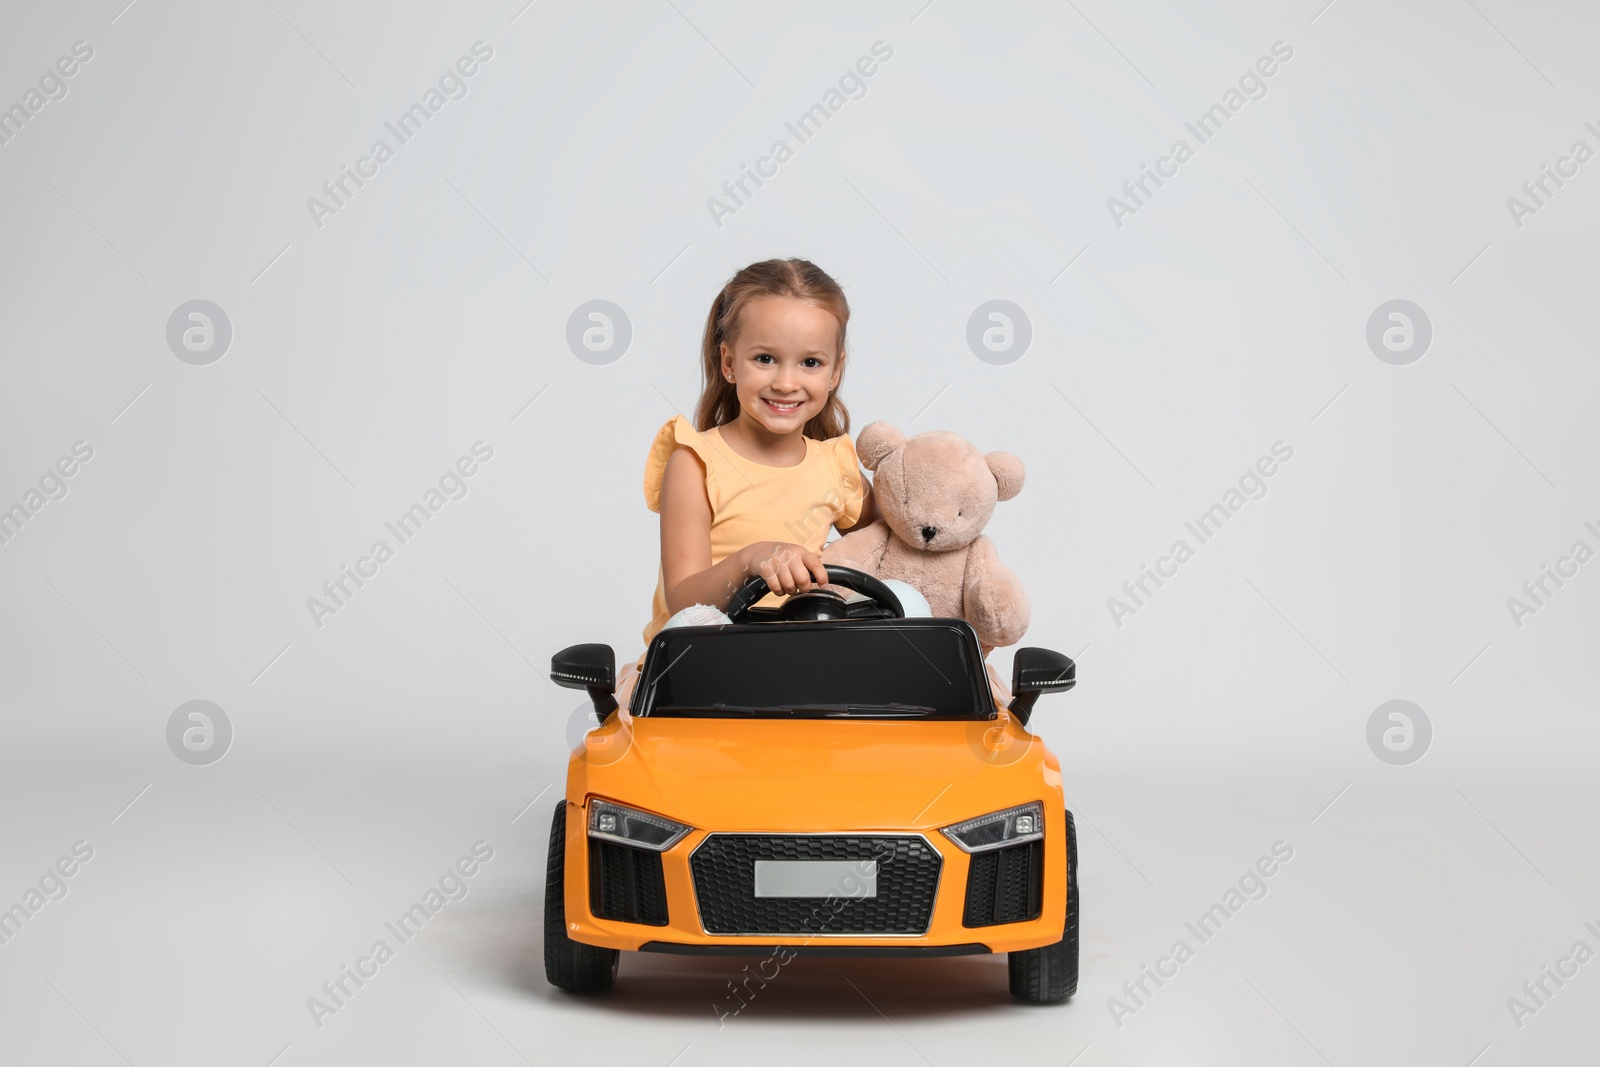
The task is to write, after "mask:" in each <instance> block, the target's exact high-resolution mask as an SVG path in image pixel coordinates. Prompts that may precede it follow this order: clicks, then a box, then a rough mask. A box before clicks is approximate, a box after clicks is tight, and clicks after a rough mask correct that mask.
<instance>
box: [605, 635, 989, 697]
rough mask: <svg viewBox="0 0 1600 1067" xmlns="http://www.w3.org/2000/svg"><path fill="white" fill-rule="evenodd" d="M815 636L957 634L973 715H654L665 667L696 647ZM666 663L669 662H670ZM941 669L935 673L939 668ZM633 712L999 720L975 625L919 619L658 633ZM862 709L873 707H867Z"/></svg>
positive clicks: (653, 641) (638, 687) (644, 668)
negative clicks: (735, 638) (755, 637)
mask: <svg viewBox="0 0 1600 1067" xmlns="http://www.w3.org/2000/svg"><path fill="white" fill-rule="evenodd" d="M802 627H803V628H804V630H803V632H806V633H815V632H816V631H818V630H844V631H854V632H860V631H864V630H886V629H892V630H895V631H899V632H904V631H906V630H944V631H949V632H950V633H953V634H954V635H955V637H956V641H957V644H958V645H959V647H960V648H961V655H962V657H963V658H964V660H965V664H964V666H965V667H966V674H967V680H968V683H969V684H970V685H971V691H970V696H971V703H972V706H973V709H974V712H973V714H971V715H938V714H935V715H907V714H904V713H890V714H882V715H874V714H871V713H870V712H867V713H860V714H855V713H852V714H844V715H840V714H831V715H817V714H804V713H793V712H780V711H772V712H765V711H764V712H761V713H733V712H714V713H711V714H705V715H690V714H682V713H677V712H670V713H666V712H664V713H655V712H654V707H655V704H656V690H657V684H658V680H659V678H660V676H661V674H662V672H663V670H664V669H665V668H667V667H670V666H671V665H672V663H673V662H675V660H676V658H677V657H678V656H681V655H682V654H683V653H684V652H686V651H687V650H688V649H689V648H690V647H691V646H692V645H693V644H694V643H695V642H696V641H716V640H718V639H719V638H720V637H722V636H724V635H733V634H752V633H760V634H762V635H764V636H763V639H764V640H771V641H781V640H782V639H783V636H784V634H785V633H786V632H787V633H797V632H802V631H801V630H800V628H802ZM668 657H671V659H669V658H668ZM935 669H937V667H935ZM634 704H635V708H634V710H633V711H632V712H631V714H632V716H633V717H634V718H651V717H652V716H653V717H655V718H659V719H667V718H674V719H687V718H694V719H718V720H723V721H730V722H734V721H738V722H751V721H758V720H759V721H767V722H770V721H808V722H809V721H819V720H822V719H826V720H827V721H832V722H879V723H882V722H980V721H984V720H989V719H994V718H995V717H996V716H997V715H998V710H997V709H996V707H995V702H994V696H993V694H992V693H991V691H990V689H989V679H988V673H987V671H986V669H985V665H984V662H983V657H982V655H980V653H979V651H978V635H977V633H976V631H974V630H973V629H972V625H971V623H969V622H967V621H966V620H965V619H959V618H929V617H925V616H919V617H915V618H910V619H881V618H879V619H822V620H815V621H808V622H798V621H794V622H752V623H724V624H721V625H716V624H713V625H710V626H674V627H670V628H668V629H667V630H664V631H661V632H658V633H657V634H656V636H655V637H654V638H652V639H651V642H650V647H649V648H648V649H647V650H646V652H645V659H644V667H643V669H642V670H641V671H640V674H639V682H638V685H637V687H636V688H635V690H634ZM862 706H863V707H869V706H870V705H868V704H865V703H863V705H862Z"/></svg>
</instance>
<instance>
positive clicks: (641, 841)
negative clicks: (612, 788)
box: [589, 800, 692, 852]
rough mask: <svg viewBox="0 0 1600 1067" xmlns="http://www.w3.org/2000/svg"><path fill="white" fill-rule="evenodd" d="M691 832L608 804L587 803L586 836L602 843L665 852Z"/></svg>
mask: <svg viewBox="0 0 1600 1067" xmlns="http://www.w3.org/2000/svg"><path fill="white" fill-rule="evenodd" d="M691 829H692V827H688V826H685V825H683V823H681V822H673V821H672V820H671V819H663V818H662V817H661V816H659V815H651V814H650V813H649V812H645V811H636V810H634V809H633V808H625V807H623V806H622V805H621V804H613V803H611V802H610V801H608V800H591V801H589V836H590V837H598V838H600V839H601V840H604V841H615V842H617V843H618V844H622V845H630V846H632V847H633V848H647V849H650V850H651V851H652V852H665V851H666V850H667V849H669V848H671V847H672V846H673V845H676V844H677V843H678V842H679V841H681V840H682V839H683V835H684V834H687V833H688V832H689V831H690V830H691Z"/></svg>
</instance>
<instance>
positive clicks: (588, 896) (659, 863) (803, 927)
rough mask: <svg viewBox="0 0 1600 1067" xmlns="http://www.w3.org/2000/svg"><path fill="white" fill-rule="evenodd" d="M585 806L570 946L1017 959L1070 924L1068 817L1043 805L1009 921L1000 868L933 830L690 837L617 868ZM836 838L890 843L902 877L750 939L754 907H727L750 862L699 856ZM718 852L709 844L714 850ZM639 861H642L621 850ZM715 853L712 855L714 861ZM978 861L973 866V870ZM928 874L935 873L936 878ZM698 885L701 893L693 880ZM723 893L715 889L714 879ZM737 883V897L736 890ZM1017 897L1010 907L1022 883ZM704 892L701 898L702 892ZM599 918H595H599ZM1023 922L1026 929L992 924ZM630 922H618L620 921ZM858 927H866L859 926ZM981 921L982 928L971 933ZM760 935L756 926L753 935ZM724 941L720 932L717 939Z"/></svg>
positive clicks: (572, 891) (571, 861) (570, 903)
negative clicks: (754, 841)
mask: <svg viewBox="0 0 1600 1067" xmlns="http://www.w3.org/2000/svg"><path fill="white" fill-rule="evenodd" d="M586 823H587V814H586V811H585V809H584V808H583V807H581V806H579V805H576V804H569V805H568V807H567V838H566V840H567V854H566V863H565V869H566V880H565V881H566V898H565V905H566V918H567V936H568V937H570V938H572V939H573V940H574V941H580V942H583V943H585V944H590V945H596V946H599V947H603V948H616V949H629V950H634V951H645V952H672V953H681V954H691V955H730V956H731V955H769V954H772V953H773V952H774V951H776V950H778V949H780V948H781V949H782V950H784V951H787V952H792V953H793V954H794V955H813V956H935V955H940V956H942V955H969V954H978V953H988V952H1013V951H1019V950H1023V949H1030V948H1039V947H1041V946H1044V945H1049V944H1054V943H1055V942H1057V941H1059V940H1061V937H1062V930H1063V927H1064V925H1065V919H1066V905H1067V870H1066V849H1065V833H1066V827H1065V814H1064V812H1063V810H1062V809H1061V808H1060V807H1059V806H1054V805H1050V804H1047V805H1046V816H1045V840H1044V843H1043V845H1042V847H1039V848H1037V850H1036V851H1035V852H1034V853H1033V855H1032V857H1031V862H1032V863H1034V864H1035V865H1036V869H1035V870H1034V871H1033V873H1032V874H1031V875H1030V877H1031V878H1033V879H1034V880H1033V882H1032V883H1031V885H1032V892H1031V893H1029V894H1024V898H1025V899H1026V898H1030V897H1031V900H1032V906H1031V907H1029V906H1028V905H1027V904H1026V903H1024V904H1023V906H1022V910H1021V911H1018V910H1017V909H1016V907H1015V906H1014V905H1013V906H1012V908H1011V913H1010V914H1006V913H1005V912H1006V909H1004V908H996V909H994V911H992V912H988V913H985V900H986V897H985V895H986V894H989V895H992V894H993V893H994V892H995V890H996V888H997V886H996V884H995V881H994V880H995V878H996V874H995V870H994V864H993V863H986V861H985V860H983V859H980V858H978V857H975V856H974V855H969V854H968V853H966V852H963V851H962V850H961V849H959V848H958V847H956V846H955V845H954V844H953V843H952V842H950V841H949V840H947V839H945V838H944V837H943V835H942V834H939V833H938V832H937V831H927V830H920V831H919V830H892V831H881V832H877V831H862V830H850V831H845V832H841V834H838V835H826V834H809V835H779V834H751V835H738V834H728V833H716V834H713V833H710V832H707V831H704V830H699V829H697V830H695V831H693V832H691V833H690V834H689V835H688V836H686V837H685V838H684V839H683V840H681V841H679V842H678V843H677V844H675V845H674V846H673V847H671V848H669V849H667V850H666V851H665V852H662V853H649V854H648V855H633V856H626V857H620V858H619V857H618V855H617V854H616V853H615V852H612V853H609V854H603V853H602V852H601V851H600V850H598V849H596V848H595V847H594V845H593V844H592V843H591V842H590V841H589V840H588V838H587V833H586ZM802 836H808V837H822V838H827V837H841V836H848V837H850V838H851V839H852V840H856V841H860V840H865V839H871V840H879V841H892V842H894V843H896V844H898V845H901V846H904V845H906V844H907V843H909V844H910V845H911V846H912V848H911V849H910V850H909V851H908V850H906V849H905V848H901V849H900V851H898V852H892V853H887V854H885V855H886V857H887V859H886V862H887V863H889V864H891V865H892V864H895V863H898V864H900V866H899V867H898V868H896V869H891V868H889V867H885V868H881V870H882V871H883V873H882V874H880V875H879V877H878V881H877V885H876V888H877V893H878V898H877V899H875V900H874V901H872V902H867V901H862V900H849V899H843V898H837V897H818V898H816V899H815V900H808V901H804V902H796V907H795V908H788V909H783V914H784V916H785V918H784V919H782V920H781V921H779V922H775V923H774V922H772V920H771V918H770V917H771V916H772V915H773V914H774V912H773V910H772V909H770V908H769V909H764V910H760V911H759V913H760V914H764V915H766V916H768V923H769V924H770V925H774V926H777V927H780V928H775V929H759V928H751V925H750V923H749V922H748V921H746V922H743V923H741V920H742V919H745V920H748V917H749V916H751V915H753V914H757V913H758V912H757V910H753V909H752V908H751V904H752V902H751V901H749V900H747V899H735V900H733V901H732V902H731V903H730V902H729V900H728V897H729V896H730V894H732V895H734V896H736V897H737V896H738V895H739V893H740V892H747V891H748V885H749V882H748V879H747V878H743V877H740V876H735V875H730V874H728V873H727V872H728V871H729V870H730V867H731V866H736V865H738V864H745V863H748V862H750V861H749V852H748V851H745V852H743V853H737V854H732V853H729V852H728V851H727V850H723V851H722V852H720V853H719V854H718V856H717V857H716V859H717V864H716V865H713V864H711V863H710V861H709V860H708V858H707V854H706V852H700V859H699V861H698V862H697V861H696V860H695V856H696V854H697V851H699V850H701V849H702V846H705V845H707V843H708V841H709V840H710V839H711V838H713V837H716V838H721V839H733V840H735V841H744V840H747V839H750V838H757V837H781V838H783V839H784V840H785V841H789V840H791V839H792V838H793V837H802ZM721 843H723V842H719V841H712V842H711V844H712V846H717V845H719V844H721ZM625 851H627V852H633V853H637V852H639V850H625ZM707 851H712V850H707ZM975 860H976V862H974V861H975ZM930 869H931V872H932V873H931V874H930V873H929V871H930ZM697 875H698V877H699V878H700V881H701V884H700V885H699V886H698V887H697V884H696V878H697ZM719 877H720V879H721V880H720V882H717V883H716V884H713V881H714V880H716V879H719ZM733 883H737V884H738V887H739V888H730V886H731V885H732V884H733ZM1011 888H1012V890H1013V892H1012V893H1010V894H1009V896H1010V897H1015V895H1016V894H1015V888H1016V886H1015V883H1013V885H1012V887H1011ZM697 889H698V891H697ZM846 908H849V909H855V910H854V911H853V913H852V914H853V915H854V916H855V917H856V918H855V921H854V922H853V923H852V924H851V929H850V932H834V929H829V927H830V926H832V927H834V928H837V926H838V924H837V923H834V924H830V923H829V922H828V921H827V920H826V917H827V916H829V915H833V914H838V913H839V911H840V910H841V909H846ZM597 911H598V912H601V913H603V914H596V912H597ZM1017 914H1022V915H1024V916H1025V917H1024V918H1022V919H1021V920H1020V921H998V922H995V921H992V920H994V919H996V918H997V917H998V918H1000V919H1002V920H1003V919H1007V918H1012V917H1014V916H1015V915H1017ZM619 915H620V916H623V917H618V916H619ZM863 916H865V917H864V918H863ZM973 920H977V921H978V922H981V923H982V924H981V925H977V924H975V925H967V923H968V922H969V921H973ZM757 925H761V924H759V923H758V924H757ZM719 931H720V932H719Z"/></svg>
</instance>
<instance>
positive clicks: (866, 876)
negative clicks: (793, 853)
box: [756, 860, 878, 899]
mask: <svg viewBox="0 0 1600 1067" xmlns="http://www.w3.org/2000/svg"><path fill="white" fill-rule="evenodd" d="M830 893H832V894H833V895H835V896H838V897H844V898H847V899H848V898H867V897H875V896H877V895H878V861H877V860H756V896H758V897H826V896H827V895H828V894H830Z"/></svg>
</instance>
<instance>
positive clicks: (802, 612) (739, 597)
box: [727, 563, 906, 623]
mask: <svg viewBox="0 0 1600 1067" xmlns="http://www.w3.org/2000/svg"><path fill="white" fill-rule="evenodd" d="M823 566H824V567H825V568H826V569H827V571H828V584H829V585H842V586H844V587H845V588H846V589H853V590H855V591H856V592H858V593H861V594H863V595H864V596H867V597H869V598H870V599H868V600H864V601H860V602H858V603H855V604H846V603H845V599H844V597H842V596H840V595H839V594H838V593H836V592H834V591H833V590H832V589H822V588H819V587H818V586H817V585H816V584H815V580H814V579H813V584H812V586H811V588H810V589H808V590H806V591H805V592H804V593H791V594H789V597H788V599H787V600H785V601H784V602H783V604H782V605H781V606H779V607H776V608H758V607H755V606H754V605H755V602H756V601H758V600H760V599H761V598H762V597H764V596H766V594H767V593H768V592H770V591H771V590H769V589H768V587H767V580H766V579H765V578H763V577H761V575H759V574H752V575H751V576H750V577H749V578H747V579H745V583H744V584H743V585H742V586H740V587H739V590H738V592H736V593H734V594H733V599H732V600H731V601H729V602H728V608H727V611H728V618H729V619H730V620H732V621H733V622H736V623H740V622H752V621H760V620H762V619H769V620H782V621H785V622H787V621H791V620H796V619H810V620H815V619H858V618H877V619H883V618H888V619H903V618H905V617H906V609H905V607H904V606H903V605H901V603H900V598H899V597H897V596H895V595H894V590H892V589H890V588H889V587H888V586H887V585H884V584H883V583H882V582H881V581H879V580H878V579H876V578H874V577H873V576H872V575H870V574H865V573H863V572H861V571H858V570H856V569H855V568H854V567H841V566H840V565H838V564H837V563H825V564H823Z"/></svg>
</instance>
